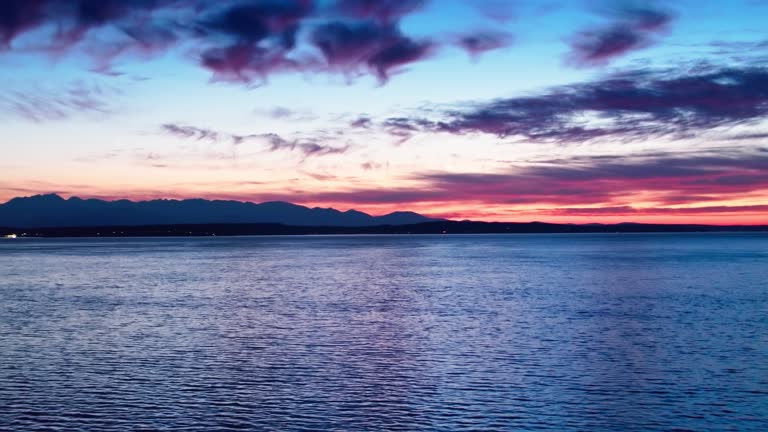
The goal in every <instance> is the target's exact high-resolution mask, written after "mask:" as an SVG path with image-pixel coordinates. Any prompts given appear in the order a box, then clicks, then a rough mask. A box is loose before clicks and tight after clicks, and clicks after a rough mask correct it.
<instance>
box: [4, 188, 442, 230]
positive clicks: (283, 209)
mask: <svg viewBox="0 0 768 432" xmlns="http://www.w3.org/2000/svg"><path fill="white" fill-rule="evenodd" d="M439 220H441V219H433V218H429V217H426V216H423V215H420V214H418V213H413V212H400V211H398V212H394V213H389V214H386V215H383V216H371V215H369V214H367V213H363V212H360V211H357V210H347V211H344V212H342V211H339V210H336V209H332V208H319V207H315V208H309V207H305V206H301V205H296V204H291V203H288V202H282V201H271V202H265V203H261V204H256V203H251V202H240V201H221V200H205V199H185V200H169V199H157V200H150V201H129V200H117V201H105V200H101V199H82V198H77V197H71V198H69V199H64V198H62V197H61V196H59V195H56V194H46V195H35V196H31V197H20V198H13V199H11V200H10V201H8V202H6V203H5V204H0V226H6V227H17V228H43V227H83V226H114V225H121V226H142V225H182V224H246V223H247V224H251V223H278V224H284V225H292V226H329V227H341V226H344V227H366V226H376V225H408V224H418V223H424V222H432V221H439Z"/></svg>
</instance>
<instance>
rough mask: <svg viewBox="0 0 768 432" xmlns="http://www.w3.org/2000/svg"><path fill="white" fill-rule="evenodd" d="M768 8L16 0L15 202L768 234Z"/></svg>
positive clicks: (9, 86) (5, 139) (3, 167)
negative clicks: (745, 229) (267, 206)
mask: <svg viewBox="0 0 768 432" xmlns="http://www.w3.org/2000/svg"><path fill="white" fill-rule="evenodd" d="M766 16H768V1H764V0H733V1H719V0H696V1H694V0H673V1H664V2H653V1H629V0H627V1H619V0H613V1H608V0H606V1H601V0H583V1H582V0H573V1H562V0H561V1H550V0H539V1H533V0H531V1H525V0H431V1H430V0H231V1H214V0H1V1H0V130H2V133H3V136H2V140H1V141H0V149H2V154H3V158H2V160H0V172H1V173H2V175H1V176H0V202H4V201H6V200H8V199H11V198H13V197H16V196H30V195H35V194H42V193H58V194H60V195H62V196H64V197H71V196H78V197H82V198H103V199H122V198H127V199H132V200H144V199H156V198H168V199H184V198H207V199H227V200H238V201H252V202H264V201H274V200H280V201H289V202H293V203H297V204H303V205H308V206H313V207H314V206H318V207H334V208H337V209H340V210H347V209H351V208H354V209H357V210H361V211H366V212H369V213H372V214H384V213H388V212H391V211H395V210H411V211H417V212H420V213H423V214H426V215H431V216H438V217H447V218H453V219H473V220H492V221H534V220H535V221H549V222H572V223H585V222H601V223H615V222H628V221H632V222H654V223H656V222H658V223H711V224H761V223H768V121H767V119H768V30H766V27H765V23H764V21H765V17H766Z"/></svg>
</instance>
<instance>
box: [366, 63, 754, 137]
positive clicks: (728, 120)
mask: <svg viewBox="0 0 768 432" xmlns="http://www.w3.org/2000/svg"><path fill="white" fill-rule="evenodd" d="M766 115H768V70H767V69H764V68H757V67H755V68H728V67H722V68H718V67H709V68H700V69H696V70H691V71H682V72H680V71H670V70H656V71H654V70H637V71H628V72H623V73H617V74H613V75H609V76H606V77H604V78H602V79H599V80H596V81H591V82H585V83H578V84H573V85H569V86H563V87H557V88H554V89H551V90H549V91H547V92H544V93H542V94H540V95H534V96H524V97H513V98H503V99H496V100H492V101H487V102H476V103H468V104H465V105H464V106H457V107H456V108H455V109H450V110H445V111H443V112H438V113H437V114H436V115H435V116H436V117H430V118H426V117H419V116H418V115H416V116H411V117H396V118H390V119H387V120H385V121H384V122H383V123H382V124H381V126H382V127H383V128H384V129H385V130H387V131H389V132H390V133H391V134H393V135H395V136H397V137H401V138H402V137H409V136H411V135H413V134H414V133H417V132H444V133H451V134H458V135H464V134H471V133H482V134H491V135H495V136H498V137H501V138H507V137H520V138H523V139H527V140H532V141H552V142H560V143H573V142H583V141H588V140H592V139H597V138H613V139H618V140H632V139H647V138H649V137H653V136H668V137H685V136H690V135H691V134H697V133H700V132H703V131H707V130H711V129H715V128H718V127H724V126H734V125H740V124H749V123H754V122H757V121H759V120H761V119H764V118H765V117H766Z"/></svg>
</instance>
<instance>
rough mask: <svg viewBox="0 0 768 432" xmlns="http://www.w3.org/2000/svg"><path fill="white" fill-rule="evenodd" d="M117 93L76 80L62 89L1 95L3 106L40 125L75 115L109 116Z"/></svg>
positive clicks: (21, 91)
mask: <svg viewBox="0 0 768 432" xmlns="http://www.w3.org/2000/svg"><path fill="white" fill-rule="evenodd" d="M116 94H117V91H116V90H115V89H112V88H110V87H106V86H102V85H99V84H96V83H88V82H85V81H74V82H71V83H69V84H67V85H66V86H65V87H64V88H62V89H59V90H55V91H54V90H50V89H45V88H40V87H38V88H34V89H26V90H10V91H8V92H7V93H5V94H0V107H2V109H3V110H4V111H10V112H12V113H15V114H16V115H19V116H21V117H24V118H26V119H28V120H30V121H33V122H36V123H41V122H45V121H57V120H65V119H69V118H72V117H74V116H76V115H80V114H87V115H106V114H109V113H110V112H112V103H111V100H112V99H113V98H114V97H115V95H116Z"/></svg>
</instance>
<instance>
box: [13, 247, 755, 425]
mask: <svg viewBox="0 0 768 432" xmlns="http://www.w3.org/2000/svg"><path fill="white" fill-rule="evenodd" d="M537 429H551V430H558V431H566V430H592V431H599V430H673V429H680V430H739V431H750V430H752V431H765V430H768V235H766V234H698V235H696V234H680V235H678V234H645V235H630V234H602V235H511V236H492V235H489V236H348V237H347V236H339V237H333V236H332V237H300V238H297V237H261V238H258V237H255V238H200V239H83V240H33V239H17V240H7V241H2V242H0V430H20V431H31V430H63V431H72V430H94V431H95V430H98V431H108V430H115V431H125V430H185V431H187V430H191V431H194V430H199V431H218V430H222V431H225V430H278V431H292V430H306V431H310V430H313V431H325V430H334V431H363V430H368V431H377V430H409V431H412V430H434V431H451V430H483V431H492V430H503V431H507V430H537Z"/></svg>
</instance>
